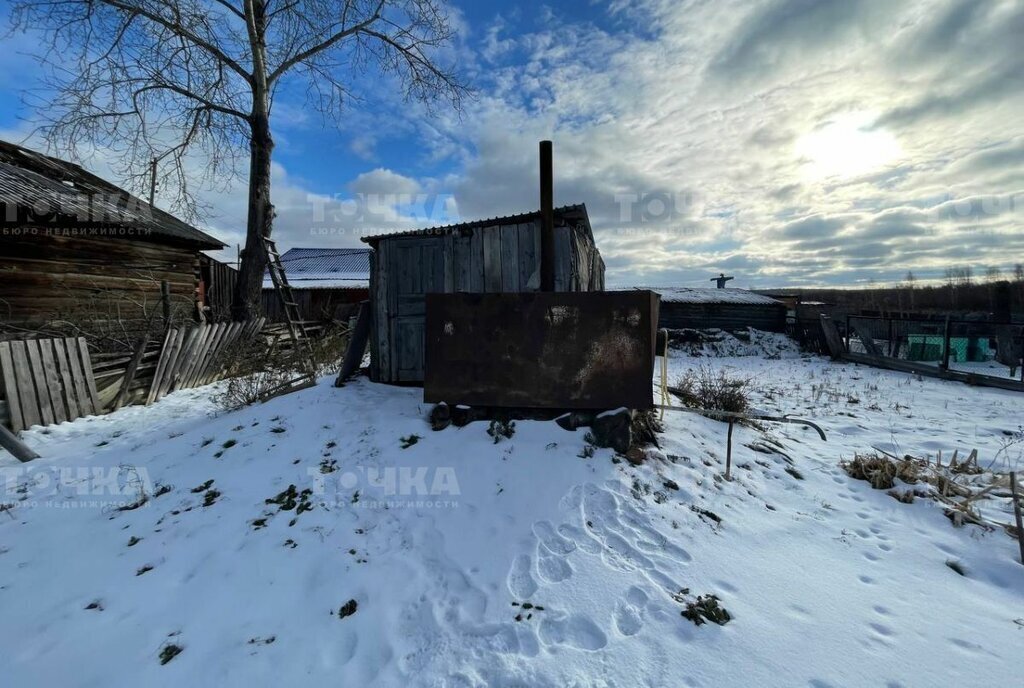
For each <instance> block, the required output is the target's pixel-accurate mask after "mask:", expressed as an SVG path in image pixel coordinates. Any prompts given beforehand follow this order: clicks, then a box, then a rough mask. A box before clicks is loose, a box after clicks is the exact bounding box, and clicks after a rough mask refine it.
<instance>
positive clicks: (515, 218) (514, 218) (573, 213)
mask: <svg viewBox="0 0 1024 688" xmlns="http://www.w3.org/2000/svg"><path fill="white" fill-rule="evenodd" d="M554 214H555V224H556V225H558V224H566V223H567V222H569V221H572V220H585V221H586V222H587V229H588V230H589V229H590V220H589V219H588V218H587V206H586V205H585V204H583V203H577V204H575V205H564V206H562V207H560V208H555V210H554ZM539 219H540V211H539V210H534V211H533V212H529V213H520V214H519V215H506V216H505V217H492V218H490V219H486V220H474V221H472V222H460V223H458V224H454V225H442V226H440V227H427V228H426V229H411V230H408V231H404V232H394V233H392V234H377V235H374V236H368V237H363V239H362V240H363V241H365V242H366V243H368V244H370V243H375V242H377V241H379V240H381V239H393V238H395V237H406V236H419V235H431V234H439V235H443V234H452V233H453V232H458V231H461V230H465V229H475V228H477V227H498V226H501V225H511V224H519V223H526V222H532V221H534V220H539ZM560 221H561V222H560Z"/></svg>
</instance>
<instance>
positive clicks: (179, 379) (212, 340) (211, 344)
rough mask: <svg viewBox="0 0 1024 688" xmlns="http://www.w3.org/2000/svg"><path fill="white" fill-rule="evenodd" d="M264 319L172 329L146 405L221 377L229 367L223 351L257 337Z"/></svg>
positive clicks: (165, 342)
mask: <svg viewBox="0 0 1024 688" xmlns="http://www.w3.org/2000/svg"><path fill="white" fill-rule="evenodd" d="M265 322H266V318H258V319H256V320H247V321H244V322H228V323H217V324H213V325H210V324H206V323H204V324H201V325H192V326H189V327H181V328H177V329H175V328H171V329H169V330H168V331H167V336H166V337H165V338H164V344H163V348H162V349H161V353H160V360H159V361H158V362H157V366H156V372H155V373H154V374H153V382H152V384H151V385H150V387H149V393H148V394H147V396H146V404H152V403H153V402H154V401H157V400H159V399H160V398H161V397H163V396H164V395H165V394H168V393H170V392H173V391H175V390H179V389H191V388H193V387H200V386H202V385H208V384H210V383H211V382H216V381H217V380H220V379H222V378H223V377H224V376H225V374H227V372H228V370H227V369H226V367H225V365H224V362H223V361H222V360H221V353H223V352H224V351H227V350H228V349H229V348H230V347H231V346H232V345H234V344H235V343H236V342H242V341H246V340H248V339H251V338H253V337H255V336H256V335H257V334H259V332H260V330H262V329H263V325H264V323H265Z"/></svg>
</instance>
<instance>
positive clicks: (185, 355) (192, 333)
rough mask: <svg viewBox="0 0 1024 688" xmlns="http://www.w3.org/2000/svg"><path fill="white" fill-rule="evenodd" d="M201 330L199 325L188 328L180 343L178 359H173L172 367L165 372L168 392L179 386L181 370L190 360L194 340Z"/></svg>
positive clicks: (197, 338) (197, 337)
mask: <svg viewBox="0 0 1024 688" xmlns="http://www.w3.org/2000/svg"><path fill="white" fill-rule="evenodd" d="M201 332H202V331H201V330H200V328H199V327H196V328H189V330H188V334H187V335H186V336H185V340H184V343H182V344H181V351H180V353H178V359H177V360H176V361H174V365H173V367H172V368H171V370H170V371H168V372H167V374H166V376H167V382H168V388H167V391H168V393H170V392H173V391H174V390H176V389H178V387H179V386H180V376H181V371H182V369H183V368H184V367H185V365H186V364H187V363H188V362H189V361H190V360H191V355H193V351H195V349H196V342H197V341H198V340H199V335H200V333H201Z"/></svg>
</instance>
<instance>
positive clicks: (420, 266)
mask: <svg viewBox="0 0 1024 688" xmlns="http://www.w3.org/2000/svg"><path fill="white" fill-rule="evenodd" d="M363 241H365V242H367V243H368V244H369V245H370V246H371V247H373V249H374V252H373V258H372V264H371V268H372V269H371V275H370V296H371V301H372V303H373V329H372V331H371V338H370V352H371V376H372V378H373V379H374V380H377V381H381V382H392V383H422V382H423V379H424V317H425V314H426V300H425V295H426V294H428V293H455V292H469V293H499V292H500V293H509V292H536V291H540V288H541V260H540V258H541V213H540V211H537V212H533V213H525V214H522V215H512V216H509V217H499V218H494V219H490V220H480V221H477V222H466V223H462V224H456V225H449V226H445V227H436V228H430V229H423V230H417V231H411V232H402V233H398V234H385V235H380V236H372V237H366V238H364V239H363ZM553 253H554V258H553V263H554V291H560V292H572V291H602V290H603V289H604V261H603V260H602V258H601V254H600V252H598V250H597V247H596V246H595V244H594V235H593V231H592V229H591V226H590V219H589V218H588V216H587V209H586V206H584V205H582V204H581V205H573V206H565V207H562V208H556V209H554V251H553Z"/></svg>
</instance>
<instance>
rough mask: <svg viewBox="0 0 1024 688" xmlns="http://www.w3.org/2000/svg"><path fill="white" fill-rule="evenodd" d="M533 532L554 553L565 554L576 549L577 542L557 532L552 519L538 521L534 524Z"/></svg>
mask: <svg viewBox="0 0 1024 688" xmlns="http://www.w3.org/2000/svg"><path fill="white" fill-rule="evenodd" d="M533 534H534V535H536V536H537V539H538V540H540V542H541V544H542V545H544V547H546V548H547V549H548V550H550V551H551V553H552V554H558V555H561V556H565V555H567V554H569V553H570V552H572V551H573V550H574V549H576V544H575V543H574V542H572V541H571V540H567V539H565V538H564V537H562V536H561V535H559V534H558V533H557V532H555V528H554V526H552V525H551V521H537V522H536V523H534V524H533Z"/></svg>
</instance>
